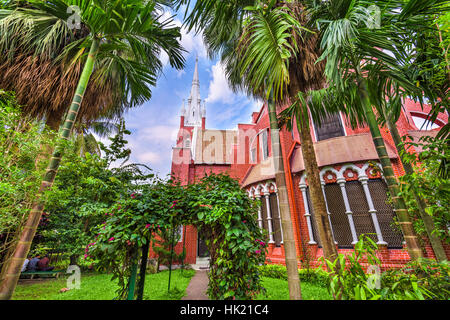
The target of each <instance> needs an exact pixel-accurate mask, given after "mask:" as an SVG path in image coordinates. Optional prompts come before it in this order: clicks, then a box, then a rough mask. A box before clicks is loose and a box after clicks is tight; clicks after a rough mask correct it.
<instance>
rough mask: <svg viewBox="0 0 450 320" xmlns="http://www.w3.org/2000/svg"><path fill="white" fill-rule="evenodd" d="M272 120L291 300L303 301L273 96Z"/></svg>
mask: <svg viewBox="0 0 450 320" xmlns="http://www.w3.org/2000/svg"><path fill="white" fill-rule="evenodd" d="M268 109H269V118H270V137H271V144H272V158H273V164H274V167H275V182H276V184H277V189H278V199H279V206H280V217H281V225H282V232H283V246H284V252H285V259H286V260H285V261H286V268H287V276H288V286H289V298H290V299H291V300H301V299H302V293H301V288H300V278H299V275H298V262H297V250H296V248H295V240H294V230H293V227H292V220H291V212H290V209H289V202H288V194H287V187H286V176H285V170H284V163H283V157H282V154H281V145H280V130H279V127H278V121H277V110H276V106H275V102H274V101H273V98H272V96H271V97H270V98H269V101H268Z"/></svg>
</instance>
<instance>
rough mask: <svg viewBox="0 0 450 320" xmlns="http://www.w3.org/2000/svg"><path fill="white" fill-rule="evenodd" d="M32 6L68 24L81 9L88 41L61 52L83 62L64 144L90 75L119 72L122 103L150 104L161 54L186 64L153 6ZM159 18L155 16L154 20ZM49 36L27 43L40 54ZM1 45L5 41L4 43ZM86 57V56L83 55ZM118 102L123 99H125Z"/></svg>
mask: <svg viewBox="0 0 450 320" xmlns="http://www.w3.org/2000/svg"><path fill="white" fill-rule="evenodd" d="M30 3H31V4H32V5H33V6H36V8H38V10H37V12H38V13H39V12H40V13H45V14H53V15H56V14H57V13H58V12H60V13H61V10H62V12H63V14H62V16H63V17H64V18H68V16H67V12H69V11H68V8H69V6H70V5H76V6H78V8H79V9H80V11H79V17H80V20H81V21H82V23H83V25H84V26H85V27H86V32H87V36H86V37H85V38H83V39H80V40H78V41H75V42H72V43H69V44H67V45H65V46H64V48H63V50H62V51H63V52H64V53H65V54H64V56H65V57H68V56H71V57H72V59H73V58H75V57H76V58H77V59H82V61H84V66H83V71H82V73H81V76H80V78H79V81H78V85H77V89H76V91H75V95H74V97H73V100H72V104H71V106H70V108H69V109H68V112H67V115H66V119H65V121H64V125H63V126H62V128H61V130H60V136H61V137H62V138H63V139H68V138H69V137H70V134H71V131H72V129H73V126H74V122H75V121H76V118H77V115H78V111H79V110H80V107H81V105H82V101H83V97H84V94H85V92H86V88H87V86H88V84H89V80H90V78H91V76H92V74H93V72H94V70H101V71H100V72H99V73H98V74H97V75H98V76H99V77H100V78H99V79H101V78H102V77H103V76H104V75H107V74H108V73H109V72H111V71H113V70H114V68H111V67H110V66H113V65H118V66H120V69H121V70H122V75H123V76H125V77H126V79H127V82H126V85H125V88H124V90H122V92H121V93H122V94H124V95H125V96H126V97H133V98H136V97H141V99H140V100H138V101H140V102H142V101H145V100H147V99H149V98H150V95H143V93H144V92H147V93H149V92H150V89H149V86H153V85H155V83H156V79H157V76H158V71H160V69H161V66H162V64H161V61H160V60H159V53H160V51H161V50H163V51H165V52H166V53H167V54H168V56H169V62H170V64H171V65H172V66H175V67H177V68H181V67H182V66H183V64H184V58H183V56H182V54H181V53H182V49H181V47H180V44H179V42H178V40H179V38H180V28H178V27H172V26H170V23H171V20H170V19H169V20H167V21H163V22H161V21H160V19H159V18H160V15H162V13H161V12H159V11H157V10H156V9H157V8H156V2H154V1H146V2H143V1H138V0H122V1H115V2H109V1H108V2H99V1H95V0H79V1H78V0H77V1H75V0H74V1H62V0H55V1H47V2H41V1H30ZM55 8H56V9H55ZM157 12H159V13H158V14H157ZM51 30H52V29H44V30H41V32H37V33H36V34H33V37H32V38H30V39H28V40H29V41H27V43H32V44H34V46H35V48H39V47H40V46H42V45H43V44H45V42H44V41H43V39H44V38H45V37H46V36H48V35H49V32H51ZM2 40H4V38H3V37H2ZM45 49H47V47H42V48H41V50H45ZM86 51H89V53H88V54H87V55H86ZM121 98H122V99H125V97H123V96H122V97H121ZM63 154H64V150H63V148H62V144H59V145H58V146H57V147H56V148H55V151H54V152H53V155H52V158H51V160H50V162H49V166H48V169H47V172H46V174H45V177H44V179H43V181H42V184H41V187H40V190H39V194H41V193H42V192H44V191H45V190H48V189H49V188H51V186H52V184H53V182H54V179H55V176H56V173H57V169H58V167H59V164H60V162H61V158H62V155H63ZM37 198H38V199H39V198H40V197H39V196H38V197H37ZM43 208H44V203H43V201H42V199H39V200H38V201H36V202H35V204H34V205H33V207H32V210H31V212H30V214H29V216H28V220H27V223H26V226H25V229H24V230H25V231H24V232H23V233H22V234H21V237H20V240H19V242H18V245H17V247H16V250H15V253H14V256H13V259H12V262H11V263H10V265H9V267H8V270H7V271H6V274H5V279H4V280H3V282H2V284H1V286H0V299H9V298H11V296H12V293H13V291H14V288H15V286H16V284H17V280H18V276H19V274H20V269H21V266H22V264H23V261H24V260H25V257H26V255H27V253H28V251H29V248H30V243H31V241H32V239H33V237H34V234H35V232H36V228H37V225H38V222H39V218H40V217H41V215H42V210H43Z"/></svg>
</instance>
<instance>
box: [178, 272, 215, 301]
mask: <svg viewBox="0 0 450 320" xmlns="http://www.w3.org/2000/svg"><path fill="white" fill-rule="evenodd" d="M208 283H209V279H208V271H207V270H197V272H196V274H195V276H193V277H192V279H191V282H190V283H189V285H188V287H187V288H186V296H184V297H183V298H182V299H181V300H209V298H208V296H207V295H206V290H207V289H208Z"/></svg>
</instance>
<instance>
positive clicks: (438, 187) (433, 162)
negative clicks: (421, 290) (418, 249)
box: [400, 136, 450, 243]
mask: <svg viewBox="0 0 450 320" xmlns="http://www.w3.org/2000/svg"><path fill="white" fill-rule="evenodd" d="M411 146H412V147H415V148H416V150H417V148H419V150H422V151H421V152H420V153H419V156H418V157H417V156H416V154H411V153H409V152H408V151H406V150H405V151H404V152H402V154H401V156H402V157H403V158H404V159H405V161H408V162H410V163H411V164H412V165H413V168H414V173H413V174H406V175H404V176H402V177H400V182H401V195H402V196H403V197H404V199H405V201H406V202H407V205H408V211H409V214H410V215H411V216H412V217H414V229H415V231H416V232H417V233H418V234H420V235H423V236H426V230H425V226H424V224H423V220H422V219H420V217H419V216H417V212H418V210H417V203H416V201H415V198H414V193H413V188H414V189H415V190H416V192H417V194H418V195H419V196H420V197H421V198H423V199H424V200H425V202H426V203H427V208H426V213H427V214H429V215H430V216H432V217H433V221H434V224H435V227H436V230H435V231H434V232H436V234H437V235H438V236H439V238H440V239H442V240H443V241H445V242H446V243H450V235H449V231H448V227H449V225H450V210H449V208H450V192H449V190H450V181H449V179H447V178H444V177H443V175H444V176H448V174H449V172H450V152H449V151H450V147H449V139H446V140H442V139H437V138H433V137H427V136H426V137H422V138H421V139H420V140H419V141H418V142H416V143H414V142H407V143H406V149H408V148H409V147H411ZM442 170H443V171H444V172H442Z"/></svg>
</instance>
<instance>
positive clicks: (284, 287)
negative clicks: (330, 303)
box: [256, 277, 333, 300]
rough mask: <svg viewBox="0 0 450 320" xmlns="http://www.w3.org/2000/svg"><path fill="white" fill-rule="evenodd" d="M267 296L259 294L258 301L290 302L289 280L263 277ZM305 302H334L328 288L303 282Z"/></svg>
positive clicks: (302, 288)
mask: <svg viewBox="0 0 450 320" xmlns="http://www.w3.org/2000/svg"><path fill="white" fill-rule="evenodd" d="M261 279H262V281H263V286H264V288H266V289H267V295H265V294H259V295H258V296H257V298H256V300H289V288H288V283H287V280H283V279H274V278H268V277H261ZM301 290H302V298H303V300H332V299H333V298H332V296H331V295H330V294H329V293H328V290H327V289H326V288H323V287H320V286H317V285H314V284H311V283H308V282H305V281H303V282H301Z"/></svg>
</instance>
